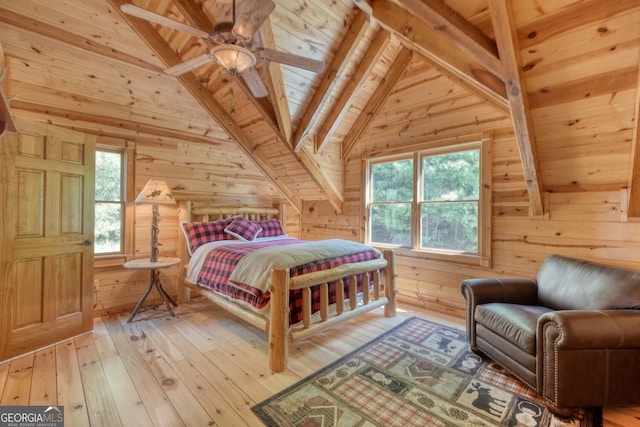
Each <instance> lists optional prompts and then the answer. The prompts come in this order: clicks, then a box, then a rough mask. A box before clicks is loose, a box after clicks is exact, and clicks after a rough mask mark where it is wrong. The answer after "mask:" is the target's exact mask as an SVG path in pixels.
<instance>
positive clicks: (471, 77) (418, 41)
mask: <svg viewBox="0 0 640 427" xmlns="http://www.w3.org/2000/svg"><path fill="white" fill-rule="evenodd" d="M373 17H374V18H375V19H377V20H378V21H379V22H380V24H381V25H382V26H383V27H385V28H387V29H388V30H389V31H391V32H393V33H394V34H396V35H397V37H398V38H399V39H400V40H401V41H402V42H403V43H404V44H405V45H406V46H408V47H409V48H411V49H412V50H415V51H417V52H419V53H421V54H422V55H424V56H425V57H427V58H429V59H430V60H431V61H433V62H434V63H436V64H438V66H439V67H441V68H444V69H447V70H448V71H449V72H450V73H452V74H454V75H456V76H458V77H459V78H461V79H463V80H465V81H466V82H467V83H468V85H469V86H470V87H473V88H474V91H475V92H476V93H477V94H478V95H479V96H481V97H483V98H486V99H487V100H489V101H490V102H491V103H492V104H494V105H496V106H501V107H499V108H501V109H506V108H507V106H508V102H507V98H506V92H505V85H504V81H503V80H501V79H499V78H498V77H496V76H495V75H494V74H493V73H491V72H490V71H489V70H487V69H486V68H485V67H483V66H482V65H480V64H479V63H478V62H477V61H475V60H474V59H473V58H471V57H470V56H469V55H467V54H466V53H465V52H462V51H461V50H459V49H456V48H455V47H454V46H453V45H452V44H451V43H450V42H449V41H448V40H446V39H445V38H444V37H442V34H440V33H439V32H438V31H437V30H435V29H433V28H431V27H430V26H429V25H427V24H426V23H425V22H424V21H422V20H421V19H420V18H418V17H417V16H415V15H414V14H413V13H411V12H409V11H408V10H407V9H405V8H403V7H400V6H399V5H397V4H395V3H393V2H392V1H390V0H375V1H374V2H373Z"/></svg>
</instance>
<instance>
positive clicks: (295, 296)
mask: <svg viewBox="0 0 640 427" xmlns="http://www.w3.org/2000/svg"><path fill="white" fill-rule="evenodd" d="M303 242H305V240H298V239H281V240H272V241H267V242H253V243H243V244H237V245H223V246H219V247H217V248H215V249H213V250H212V251H211V252H209V254H208V255H207V258H206V260H205V262H204V265H203V267H202V269H201V270H200V273H199V276H198V284H199V285H201V286H204V287H206V288H209V289H211V290H213V291H215V292H218V293H220V294H223V295H226V296H227V297H229V298H231V299H235V300H240V301H244V302H245V303H248V304H250V305H251V306H253V307H255V308H256V309H258V310H262V309H264V308H265V307H266V306H267V304H268V303H269V298H270V294H269V292H264V293H263V292H261V291H260V290H259V289H255V288H253V287H251V286H250V284H243V283H231V282H230V281H229V277H230V276H231V273H232V272H233V268H234V267H235V265H236V264H237V263H238V261H240V260H241V259H242V258H243V257H244V256H245V255H247V254H248V253H250V252H252V251H254V250H256V249H261V248H264V247H269V246H273V245H295V244H297V243H303ZM378 256H379V255H378V253H377V252H375V251H374V250H371V251H368V252H359V253H355V254H351V255H345V256H340V257H335V258H329V259H322V260H318V261H314V262H310V263H307V264H304V265H300V266H297V267H294V268H291V269H290V273H291V277H294V276H298V275H301V274H306V273H311V272H314V271H320V270H326V269H330V268H334V267H338V266H340V265H342V264H347V263H352V262H360V261H369V260H372V259H377V258H378ZM319 288H320V287H319V286H315V287H313V288H312V301H313V303H312V312H316V311H318V310H320V289H319ZM360 290H361V280H360V279H358V292H359V291H360ZM289 297H290V301H289V304H290V314H289V323H291V324H294V323H298V322H300V321H301V320H302V291H301V290H295V291H291V293H290V295H289ZM335 300H336V296H335V284H334V283H330V284H329V302H330V303H331V304H333V303H335Z"/></svg>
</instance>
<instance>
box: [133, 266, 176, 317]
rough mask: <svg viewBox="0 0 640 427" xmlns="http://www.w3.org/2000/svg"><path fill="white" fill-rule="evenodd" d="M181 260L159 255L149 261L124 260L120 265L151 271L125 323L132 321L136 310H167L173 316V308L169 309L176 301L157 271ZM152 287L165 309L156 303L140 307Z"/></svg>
mask: <svg viewBox="0 0 640 427" xmlns="http://www.w3.org/2000/svg"><path fill="white" fill-rule="evenodd" d="M181 262H182V260H181V259H180V258H175V257H159V258H158V261H156V262H151V261H150V260H148V259H136V260H133V261H128V262H125V263H124V264H123V265H122V266H123V267H124V268H129V269H131V270H150V271H151V277H150V279H149V286H147V290H146V291H144V294H143V295H142V297H140V300H139V301H138V303H137V304H136V306H135V308H134V309H133V311H132V312H131V315H129V318H128V319H127V323H130V322H132V321H133V318H134V317H135V315H136V314H137V313H138V312H142V311H146V310H151V309H153V310H159V311H168V312H169V313H171V315H172V316H175V314H174V313H173V310H172V309H171V305H173V306H174V307H176V306H177V305H178V303H177V302H176V300H174V299H173V297H172V296H171V295H169V294H168V293H167V291H166V290H165V289H164V288H163V287H162V283H160V271H158V270H160V269H163V268H169V267H173V266H174V265H178V264H180V263H181ZM154 287H155V288H156V290H157V291H158V293H159V294H160V297H161V298H162V302H163V303H164V306H165V307H166V310H162V309H158V305H152V306H149V307H142V304H143V303H144V300H145V299H147V297H148V296H149V294H150V293H151V290H152V289H153V288H154ZM141 307H142V308H141Z"/></svg>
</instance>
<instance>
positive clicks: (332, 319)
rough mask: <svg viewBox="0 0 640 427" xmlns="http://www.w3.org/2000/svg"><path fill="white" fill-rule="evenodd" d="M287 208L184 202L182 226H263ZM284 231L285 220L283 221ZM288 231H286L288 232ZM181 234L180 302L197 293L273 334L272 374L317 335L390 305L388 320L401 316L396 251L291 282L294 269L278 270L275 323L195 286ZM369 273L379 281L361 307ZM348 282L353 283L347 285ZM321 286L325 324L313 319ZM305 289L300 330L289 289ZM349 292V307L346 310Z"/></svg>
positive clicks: (274, 287) (275, 274) (274, 291)
mask: <svg viewBox="0 0 640 427" xmlns="http://www.w3.org/2000/svg"><path fill="white" fill-rule="evenodd" d="M282 212H283V206H280V207H279V208H274V207H268V208H253V207H220V206H215V205H212V204H211V203H210V202H209V203H203V202H186V201H180V202H179V203H178V215H179V221H215V220H217V219H223V218H229V217H231V216H243V217H244V218H247V219H250V220H254V221H258V220H265V219H271V218H280V216H281V213H282ZM281 222H282V223H283V226H284V221H281ZM285 231H286V230H285ZM178 235H179V245H178V248H179V249H178V255H179V256H180V258H181V259H182V260H183V268H182V269H180V276H179V278H178V302H180V303H185V302H189V299H190V292H191V290H197V291H198V292H199V293H200V294H201V295H202V296H204V297H205V298H207V299H209V300H210V301H212V302H213V303H215V304H216V305H218V306H219V307H221V308H223V309H225V310H227V311H229V312H230V313H232V314H234V315H236V316H238V317H240V318H241V319H242V320H244V321H246V322H248V323H250V324H252V325H254V326H256V327H258V328H260V329H263V330H264V331H266V332H267V334H268V336H269V346H268V349H269V369H270V370H272V371H273V372H282V371H284V370H285V369H286V368H287V358H288V344H289V342H293V341H295V340H298V339H302V338H305V337H308V336H311V335H313V334H314V333H316V332H317V331H319V330H321V329H324V328H327V327H330V326H333V325H336V324H338V323H341V322H343V321H345V320H348V319H351V318H353V317H355V316H357V315H359V314H362V313H366V312H368V311H371V310H373V309H376V308H378V307H381V306H383V305H384V315H385V316H386V317H393V316H395V315H396V302H395V301H396V298H395V296H396V285H395V281H396V267H395V252H394V251H393V250H392V249H388V250H384V251H383V253H384V258H383V259H379V260H372V261H364V262H358V263H352V264H344V265H341V266H339V267H336V268H332V269H330V270H323V271H317V272H313V273H309V274H304V275H301V276H296V277H293V278H290V277H289V269H285V268H274V269H273V270H272V272H271V291H270V292H271V300H270V318H266V317H264V316H262V315H260V314H259V313H256V312H253V311H250V310H248V309H246V308H245V307H243V306H241V305H238V304H235V303H233V302H232V301H230V300H228V299H226V298H224V297H222V296H219V295H217V294H215V293H214V292H212V291H209V290H208V289H206V288H204V287H201V286H198V285H196V284H194V283H190V282H188V281H186V280H185V273H186V266H187V264H188V261H189V253H188V251H187V244H186V241H185V239H184V235H183V233H182V232H180V233H178ZM358 274H366V275H367V277H369V278H371V277H373V289H372V290H371V292H369V293H367V292H365V293H363V294H362V298H361V300H362V301H361V304H357V303H356V286H355V283H356V276H357V275H358ZM344 277H347V278H348V280H346V283H345V281H344V280H343V278H344ZM333 281H337V288H336V290H337V298H338V301H342V304H340V303H337V304H336V305H335V310H334V311H335V314H334V315H330V310H329V304H328V299H329V298H328V283H331V282H333ZM315 285H320V307H321V308H320V312H319V313H320V316H319V317H320V319H319V320H315V321H312V316H311V287H312V286H315ZM293 289H302V290H303V291H302V292H303V307H304V308H303V320H302V322H301V323H302V324H301V325H300V326H298V325H296V326H295V327H293V328H292V327H290V326H289V290H293ZM345 290H347V297H348V299H349V304H348V306H347V307H345V308H344V309H343V308H342V307H343V306H345V304H344V302H345Z"/></svg>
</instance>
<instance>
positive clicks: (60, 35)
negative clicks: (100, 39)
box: [0, 7, 163, 73]
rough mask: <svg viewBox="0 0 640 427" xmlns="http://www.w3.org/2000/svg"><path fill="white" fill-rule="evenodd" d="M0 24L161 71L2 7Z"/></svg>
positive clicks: (154, 66)
mask: <svg viewBox="0 0 640 427" xmlns="http://www.w3.org/2000/svg"><path fill="white" fill-rule="evenodd" d="M0 22H4V23H5V24H8V25H11V26H12V27H16V28H19V29H21V30H25V31H29V32H32V33H34V34H38V35H40V36H43V37H47V38H50V39H53V40H56V41H58V42H62V43H65V44H67V45H69V46H73V47H76V48H78V49H82V50H84V51H88V52H92V53H94V54H96V55H100V56H104V57H106V58H110V59H113V60H115V61H118V62H122V63H124V64H127V65H132V66H134V67H138V68H141V69H143V70H146V71H151V72H154V73H158V72H161V71H162V69H163V68H162V67H161V66H159V65H156V64H151V63H149V62H147V61H144V60H142V59H140V58H137V57H135V56H133V55H129V54H127V53H124V52H121V51H119V50H117V49H114V48H113V47H111V46H105V45H103V44H100V43H96V42H95V41H93V40H91V39H87V38H85V37H82V36H79V35H78V34H75V33H70V32H68V31H65V30H63V29H61V28H58V27H55V26H53V25H50V24H47V23H45V22H43V21H39V20H37V19H35V18H33V16H26V15H20V14H17V13H15V12H13V11H11V10H8V9H5V8H2V7H0Z"/></svg>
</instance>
